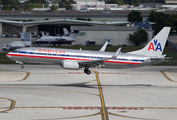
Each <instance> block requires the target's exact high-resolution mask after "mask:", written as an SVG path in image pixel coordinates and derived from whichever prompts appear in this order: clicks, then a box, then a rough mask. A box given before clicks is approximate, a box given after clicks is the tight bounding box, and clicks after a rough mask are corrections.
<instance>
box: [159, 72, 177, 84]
mask: <svg viewBox="0 0 177 120" xmlns="http://www.w3.org/2000/svg"><path fill="white" fill-rule="evenodd" d="M165 71H177V69H171V70H162V71H160V72H161V73H162V75H163V76H164V77H166V78H167V79H168V80H169V81H171V82H177V81H174V80H172V79H171V78H170V77H169V76H168V75H167V74H165ZM176 75H177V72H175V76H176Z"/></svg>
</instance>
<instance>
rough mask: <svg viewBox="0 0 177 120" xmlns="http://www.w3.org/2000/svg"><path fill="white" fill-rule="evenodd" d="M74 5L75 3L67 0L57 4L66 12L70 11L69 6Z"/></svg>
mask: <svg viewBox="0 0 177 120" xmlns="http://www.w3.org/2000/svg"><path fill="white" fill-rule="evenodd" d="M75 3H76V2H75V1H73V0H69V1H67V0H61V1H60V2H59V7H60V8H66V10H72V6H71V4H75Z"/></svg>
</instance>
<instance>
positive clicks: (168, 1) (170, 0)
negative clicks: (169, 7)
mask: <svg viewBox="0 0 177 120" xmlns="http://www.w3.org/2000/svg"><path fill="white" fill-rule="evenodd" d="M165 3H170V4H173V3H177V0H165Z"/></svg>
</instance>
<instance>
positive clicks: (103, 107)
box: [93, 71, 109, 120]
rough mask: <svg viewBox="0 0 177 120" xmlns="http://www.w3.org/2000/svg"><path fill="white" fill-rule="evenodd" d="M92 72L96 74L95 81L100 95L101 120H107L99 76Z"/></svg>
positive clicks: (96, 72)
mask: <svg viewBox="0 0 177 120" xmlns="http://www.w3.org/2000/svg"><path fill="white" fill-rule="evenodd" d="M93 72H94V73H95V74H96V80H97V84H98V88H99V93H100V99H101V108H100V112H101V116H102V120H109V118H108V114H107V109H106V108H105V102H104V97H103V92H102V87H101V83H100V80H99V76H98V74H99V72H98V71H93Z"/></svg>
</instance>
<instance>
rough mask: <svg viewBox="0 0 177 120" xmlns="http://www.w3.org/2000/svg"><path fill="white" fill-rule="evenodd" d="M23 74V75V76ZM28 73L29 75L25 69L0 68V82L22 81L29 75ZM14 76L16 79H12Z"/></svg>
mask: <svg viewBox="0 0 177 120" xmlns="http://www.w3.org/2000/svg"><path fill="white" fill-rule="evenodd" d="M25 74H26V75H25ZM23 75H25V77H23ZM29 75H30V72H27V71H15V70H0V78H1V80H0V82H4V81H23V80H26V79H27V78H28V77H29ZM14 78H17V79H14ZM20 78H22V79H20Z"/></svg>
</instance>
